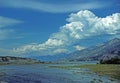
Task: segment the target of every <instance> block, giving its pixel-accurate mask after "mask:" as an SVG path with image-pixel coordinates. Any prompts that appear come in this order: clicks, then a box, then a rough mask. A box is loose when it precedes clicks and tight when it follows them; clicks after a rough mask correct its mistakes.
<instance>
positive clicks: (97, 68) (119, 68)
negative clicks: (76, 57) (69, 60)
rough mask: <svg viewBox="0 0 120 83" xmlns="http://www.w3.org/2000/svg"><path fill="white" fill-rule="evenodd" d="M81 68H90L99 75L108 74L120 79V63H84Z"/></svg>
mask: <svg viewBox="0 0 120 83" xmlns="http://www.w3.org/2000/svg"><path fill="white" fill-rule="evenodd" d="M79 67H80V68H89V69H90V70H91V71H93V72H95V73H97V74H98V75H106V76H110V77H112V78H115V79H118V80H120V65H108V64H104V65H103V64H96V65H82V66H79Z"/></svg>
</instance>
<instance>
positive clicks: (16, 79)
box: [0, 62, 118, 83]
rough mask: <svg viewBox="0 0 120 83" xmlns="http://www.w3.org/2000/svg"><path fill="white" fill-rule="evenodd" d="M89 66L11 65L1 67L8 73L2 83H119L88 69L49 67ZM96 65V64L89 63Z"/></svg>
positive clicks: (0, 82)
mask: <svg viewBox="0 0 120 83" xmlns="http://www.w3.org/2000/svg"><path fill="white" fill-rule="evenodd" d="M81 64H88V63H87V62H86V63H85V62H84V63H83V62H81V63H66V64H44V65H43V64H34V65H9V66H0V72H2V73H6V75H5V76H0V83H92V82H91V81H92V80H93V79H96V82H95V83H99V81H100V80H102V83H118V82H116V81H111V80H109V77H101V76H98V75H96V74H95V73H88V72H89V70H88V69H80V68H72V69H69V70H66V69H59V68H50V67H49V66H56V65H57V66H63V65H64V66H72V65H81ZM89 64H94V62H89Z"/></svg>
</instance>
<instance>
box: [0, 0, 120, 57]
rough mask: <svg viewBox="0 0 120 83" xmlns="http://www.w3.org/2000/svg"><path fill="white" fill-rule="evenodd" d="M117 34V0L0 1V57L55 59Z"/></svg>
mask: <svg viewBox="0 0 120 83" xmlns="http://www.w3.org/2000/svg"><path fill="white" fill-rule="evenodd" d="M119 31H120V1H119V0H79V1H78V0H70V1H65V0H60V1H57V0H0V55H1V56H5V55H7V56H9V55H13V56H19V55H23V56H28V55H32V56H33V55H38V56H40V55H56V54H59V53H70V52H73V51H76V50H81V49H84V48H87V47H89V46H94V45H96V44H100V43H102V42H105V41H107V40H110V39H112V38H115V37H119Z"/></svg>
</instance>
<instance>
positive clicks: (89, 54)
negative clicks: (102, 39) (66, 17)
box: [66, 38, 120, 61]
mask: <svg viewBox="0 0 120 83" xmlns="http://www.w3.org/2000/svg"><path fill="white" fill-rule="evenodd" d="M114 57H117V58H120V39H119V38H115V39H112V40H110V41H108V42H106V43H104V44H101V45H98V46H94V47H89V48H86V49H83V50H80V51H76V52H73V53H70V54H69V56H68V57H67V58H66V60H69V61H93V60H97V61H98V60H101V59H104V60H107V59H110V58H114Z"/></svg>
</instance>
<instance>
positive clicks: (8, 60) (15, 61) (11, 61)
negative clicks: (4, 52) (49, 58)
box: [0, 56, 45, 64]
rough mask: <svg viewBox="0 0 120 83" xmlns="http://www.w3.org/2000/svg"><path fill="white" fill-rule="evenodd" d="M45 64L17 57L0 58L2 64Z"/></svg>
mask: <svg viewBox="0 0 120 83" xmlns="http://www.w3.org/2000/svg"><path fill="white" fill-rule="evenodd" d="M33 63H45V62H41V61H37V60H35V59H31V58H23V57H15V56H0V64H33Z"/></svg>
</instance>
